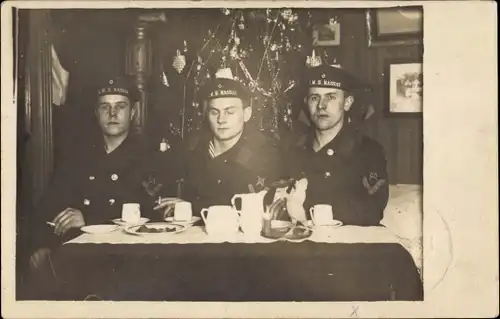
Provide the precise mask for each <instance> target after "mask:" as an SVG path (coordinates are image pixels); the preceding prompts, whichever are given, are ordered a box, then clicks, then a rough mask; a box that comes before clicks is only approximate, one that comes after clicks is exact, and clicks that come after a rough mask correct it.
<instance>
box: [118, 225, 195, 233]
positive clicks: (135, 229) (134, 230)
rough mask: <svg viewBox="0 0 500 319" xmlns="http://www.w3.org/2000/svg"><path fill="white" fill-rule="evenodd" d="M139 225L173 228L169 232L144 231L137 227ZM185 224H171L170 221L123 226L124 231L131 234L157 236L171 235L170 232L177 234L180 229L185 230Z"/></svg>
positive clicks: (150, 227)
mask: <svg viewBox="0 0 500 319" xmlns="http://www.w3.org/2000/svg"><path fill="white" fill-rule="evenodd" d="M141 227H147V228H149V229H162V228H169V229H172V228H173V229H174V230H173V231H170V232H161V233H160V232H158V233H146V232H140V231H139V229H140V228H141ZM185 229H186V226H184V225H179V224H172V223H151V224H145V225H136V226H129V227H127V228H125V232H126V233H129V234H132V235H139V236H158V235H171V234H177V233H180V232H181V231H183V230H185Z"/></svg>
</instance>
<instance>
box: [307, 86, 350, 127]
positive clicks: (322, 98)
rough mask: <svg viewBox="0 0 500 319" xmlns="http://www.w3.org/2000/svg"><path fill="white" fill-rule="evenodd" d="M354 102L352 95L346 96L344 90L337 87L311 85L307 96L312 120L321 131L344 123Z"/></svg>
mask: <svg viewBox="0 0 500 319" xmlns="http://www.w3.org/2000/svg"><path fill="white" fill-rule="evenodd" d="M353 102H354V99H353V98H352V97H351V96H349V97H346V96H345V93H344V91H342V90H340V89H335V88H323V87H310V88H309V91H308V94H307V98H306V103H307V107H308V109H309V114H310V117H311V121H312V122H313V123H314V124H315V126H316V129H318V130H320V131H324V130H329V129H332V128H334V127H336V126H337V125H338V124H339V123H342V121H343V120H344V113H345V112H346V111H349V109H350V108H351V105H352V103H353Z"/></svg>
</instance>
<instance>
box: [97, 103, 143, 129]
mask: <svg viewBox="0 0 500 319" xmlns="http://www.w3.org/2000/svg"><path fill="white" fill-rule="evenodd" d="M96 114H97V120H98V123H99V127H100V128H101V130H102V132H103V134H104V135H107V136H120V135H122V134H125V133H127V132H128V130H129V128H130V123H131V122H132V118H133V115H134V110H133V108H132V106H131V105H130V100H129V98H128V97H126V96H123V95H119V94H110V95H103V96H100V97H99V100H98V106H97V111H96Z"/></svg>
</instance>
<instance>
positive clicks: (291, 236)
mask: <svg viewBox="0 0 500 319" xmlns="http://www.w3.org/2000/svg"><path fill="white" fill-rule="evenodd" d="M311 235H312V229H310V228H308V227H305V226H293V224H290V226H289V227H280V228H273V227H271V230H270V231H269V232H262V236H263V237H266V238H269V239H276V240H284V241H291V242H301V241H304V240H307V239H308V238H309V237H311Z"/></svg>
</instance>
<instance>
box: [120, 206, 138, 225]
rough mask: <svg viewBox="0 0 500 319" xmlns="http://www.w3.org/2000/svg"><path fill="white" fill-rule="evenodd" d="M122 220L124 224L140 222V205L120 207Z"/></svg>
mask: <svg viewBox="0 0 500 319" xmlns="http://www.w3.org/2000/svg"><path fill="white" fill-rule="evenodd" d="M122 220H123V221H124V222H126V223H137V222H139V221H140V220H141V205H139V204H137V203H125V204H123V206H122Z"/></svg>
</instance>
